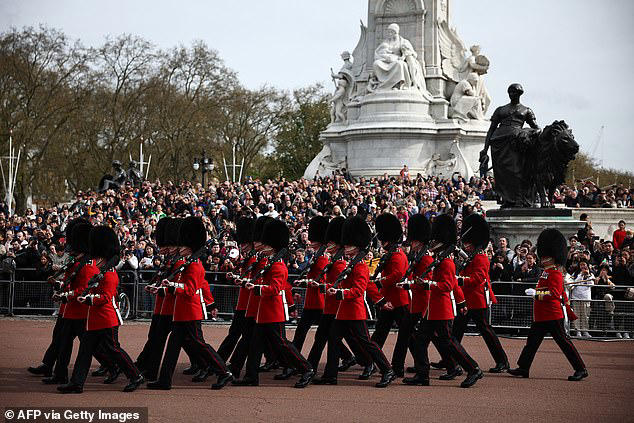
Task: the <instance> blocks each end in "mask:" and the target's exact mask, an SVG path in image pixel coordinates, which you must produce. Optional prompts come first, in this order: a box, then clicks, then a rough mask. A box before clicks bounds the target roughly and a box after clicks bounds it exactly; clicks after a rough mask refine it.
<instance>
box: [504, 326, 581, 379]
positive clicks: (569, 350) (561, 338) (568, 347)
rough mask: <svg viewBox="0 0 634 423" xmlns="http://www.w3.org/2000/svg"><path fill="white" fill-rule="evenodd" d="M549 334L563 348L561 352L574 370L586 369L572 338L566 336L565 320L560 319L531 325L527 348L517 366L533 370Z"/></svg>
mask: <svg viewBox="0 0 634 423" xmlns="http://www.w3.org/2000/svg"><path fill="white" fill-rule="evenodd" d="M547 333H550V335H551V336H552V337H553V339H554V340H555V342H556V343H557V345H559V348H561V351H563V353H564V354H565V355H566V358H567V359H568V361H569V362H570V364H571V365H572V368H573V369H575V370H583V369H585V368H586V365H585V364H584V362H583V360H582V359H581V356H580V355H579V352H578V351H577V349H576V348H575V346H574V345H573V343H572V342H571V341H570V337H569V336H568V335H567V334H566V330H565V329H564V319H560V320H547V321H545V322H533V323H532V324H531V328H530V330H529V332H528V338H527V339H526V346H525V347H524V349H523V350H522V353H521V354H520V358H519V359H518V360H517V365H518V366H519V367H520V368H521V369H524V370H529V369H530V368H531V364H532V363H533V359H534V358H535V354H536V353H537V350H538V349H539V346H540V345H541V343H542V341H543V340H544V336H546V334H547Z"/></svg>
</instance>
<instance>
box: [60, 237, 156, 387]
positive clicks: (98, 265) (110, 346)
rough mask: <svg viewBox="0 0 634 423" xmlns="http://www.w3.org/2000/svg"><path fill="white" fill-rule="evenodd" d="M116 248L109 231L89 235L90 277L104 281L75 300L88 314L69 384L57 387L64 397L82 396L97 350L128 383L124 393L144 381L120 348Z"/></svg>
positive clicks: (117, 248)
mask: <svg viewBox="0 0 634 423" xmlns="http://www.w3.org/2000/svg"><path fill="white" fill-rule="evenodd" d="M76 229H77V228H75V229H74V230H76ZM119 248H120V247H119V240H118V239H117V234H116V233H115V232H114V231H113V230H112V229H111V228H110V227H108V226H97V227H95V228H93V229H92V230H91V231H90V256H91V257H93V258H94V260H95V264H90V265H89V267H91V270H90V273H91V274H93V275H96V274H97V273H101V275H103V278H102V279H101V280H100V281H99V284H98V285H97V286H96V287H92V288H90V289H88V288H84V291H83V292H81V293H79V294H78V296H76V297H77V301H78V302H79V303H81V304H83V305H86V306H87V307H88V308H89V312H88V313H87V316H88V318H87V323H86V325H87V327H86V331H85V332H84V333H83V334H82V337H81V342H80V344H79V352H78V353H77V359H76V360H75V366H74V368H73V374H72V376H71V379H70V383H68V384H67V385H62V386H58V387H57V390H58V391H60V392H62V393H64V394H67V393H81V392H83V389H84V382H85V381H86V377H87V376H88V371H89V369H90V363H91V362H92V356H93V354H94V353H95V351H97V350H98V349H101V350H102V351H104V354H106V355H107V356H108V357H109V358H110V359H111V360H112V361H114V362H115V363H116V364H117V366H118V368H119V369H121V370H122V371H123V372H124V373H125V375H126V376H127V377H128V379H129V380H130V382H129V383H128V384H127V385H126V386H125V388H124V389H123V392H132V391H134V390H136V389H137V388H138V387H139V386H140V385H141V384H142V383H143V382H144V380H145V379H144V378H143V375H142V374H141V373H140V372H139V370H138V369H137V368H136V366H135V365H134V363H133V362H132V359H131V358H130V356H129V355H128V354H127V353H126V352H125V351H124V350H123V348H121V345H119V326H120V325H121V324H122V323H123V321H122V320H121V315H120V314H119V309H118V307H117V302H116V296H117V286H118V285H119V276H118V275H117V272H116V271H115V270H114V268H113V266H111V263H112V259H113V258H116V259H117V260H118V254H119ZM87 286H88V284H86V287H87Z"/></svg>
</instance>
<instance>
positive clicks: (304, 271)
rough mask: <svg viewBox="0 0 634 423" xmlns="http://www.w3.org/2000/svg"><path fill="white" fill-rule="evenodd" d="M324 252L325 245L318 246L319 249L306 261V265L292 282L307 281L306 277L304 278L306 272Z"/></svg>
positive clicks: (296, 283)
mask: <svg viewBox="0 0 634 423" xmlns="http://www.w3.org/2000/svg"><path fill="white" fill-rule="evenodd" d="M325 252H326V246H325V245H322V246H321V247H319V249H318V250H317V251H316V252H315V254H313V256H312V257H311V259H310V262H309V263H308V266H306V268H305V269H304V270H302V272H301V273H300V274H299V275H298V276H297V279H296V280H295V282H294V284H295V285H300V284H302V283H308V279H304V277H305V276H306V275H307V274H308V272H310V269H311V268H312V267H313V264H315V263H317V260H319V257H321V256H323V255H324V253H325ZM317 280H319V279H317Z"/></svg>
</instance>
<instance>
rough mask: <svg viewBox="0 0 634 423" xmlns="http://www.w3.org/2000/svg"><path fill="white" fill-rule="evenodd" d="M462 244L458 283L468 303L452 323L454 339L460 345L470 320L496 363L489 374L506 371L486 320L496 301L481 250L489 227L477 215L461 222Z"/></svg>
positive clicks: (504, 357)
mask: <svg viewBox="0 0 634 423" xmlns="http://www.w3.org/2000/svg"><path fill="white" fill-rule="evenodd" d="M461 232H462V237H461V239H462V244H463V246H464V250H465V252H466V253H467V254H468V258H467V259H466V260H467V263H466V266H465V267H464V269H463V270H462V272H460V276H459V277H458V284H459V285H461V286H462V291H463V293H464V296H465V299H466V301H467V314H458V315H457V316H456V318H455V319H454V323H453V331H452V333H453V336H454V337H455V338H456V339H457V340H458V342H462V337H463V336H464V333H465V330H466V329H467V325H468V323H469V321H473V322H474V323H475V325H476V328H477V329H478V331H479V332H480V335H481V336H482V338H484V342H485V343H486V345H487V348H488V349H489V352H490V353H491V356H493V359H494V360H495V367H493V368H491V369H489V372H490V373H502V372H504V371H506V370H508V369H509V362H508V358H507V357H506V353H505V352H504V349H503V348H502V344H501V343H500V340H499V339H498V337H497V335H496V334H495V332H494V331H493V328H492V327H491V325H490V324H489V322H488V320H487V316H488V312H489V304H490V303H491V302H494V303H495V302H497V301H496V299H495V296H494V295H493V290H492V289H491V280H490V279H489V268H490V263H489V258H488V257H487V255H486V254H485V253H484V249H485V248H486V246H487V244H488V243H489V224H488V223H487V222H486V220H484V218H483V217H482V216H480V215H479V214H475V213H474V214H471V215H469V216H467V217H466V218H465V220H464V221H463V222H462V230H461Z"/></svg>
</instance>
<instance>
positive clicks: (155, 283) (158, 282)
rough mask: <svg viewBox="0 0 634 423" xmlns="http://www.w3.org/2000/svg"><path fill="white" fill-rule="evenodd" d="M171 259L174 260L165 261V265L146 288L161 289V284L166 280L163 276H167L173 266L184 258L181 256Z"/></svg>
mask: <svg viewBox="0 0 634 423" xmlns="http://www.w3.org/2000/svg"><path fill="white" fill-rule="evenodd" d="M171 257H173V259H171V258H170V259H168V260H165V263H164V264H163V266H161V268H160V269H159V270H157V271H156V273H155V274H154V276H152V279H150V281H149V282H148V283H147V285H146V286H145V287H146V288H148V289H152V288H159V287H160V286H161V282H162V281H163V279H164V278H163V277H162V276H163V275H165V274H167V272H169V270H170V269H171V268H172V266H173V264H174V263H176V262H177V261H179V260H180V259H181V258H182V257H181V256H179V255H173V256H171Z"/></svg>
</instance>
